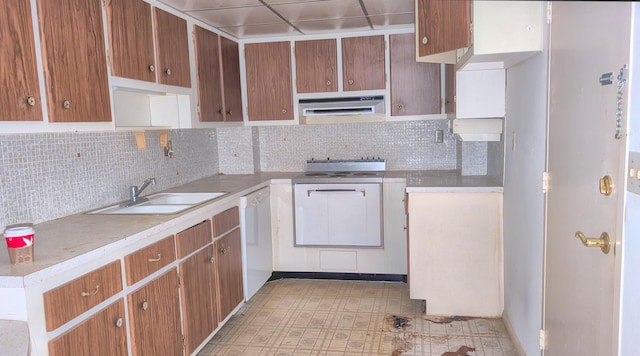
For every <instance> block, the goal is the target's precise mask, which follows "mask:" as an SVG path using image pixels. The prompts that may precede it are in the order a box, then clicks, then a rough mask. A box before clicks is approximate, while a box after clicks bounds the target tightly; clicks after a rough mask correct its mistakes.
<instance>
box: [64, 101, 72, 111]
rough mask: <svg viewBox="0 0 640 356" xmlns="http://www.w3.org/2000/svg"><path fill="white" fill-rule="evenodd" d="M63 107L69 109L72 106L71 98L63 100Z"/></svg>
mask: <svg viewBox="0 0 640 356" xmlns="http://www.w3.org/2000/svg"><path fill="white" fill-rule="evenodd" d="M62 107H63V108H65V109H67V110H69V109H70V108H71V102H70V101H69V100H65V101H63V102H62Z"/></svg>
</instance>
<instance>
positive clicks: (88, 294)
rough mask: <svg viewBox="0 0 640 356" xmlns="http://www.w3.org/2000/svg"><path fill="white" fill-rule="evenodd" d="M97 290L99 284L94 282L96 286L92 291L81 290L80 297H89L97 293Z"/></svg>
mask: <svg viewBox="0 0 640 356" xmlns="http://www.w3.org/2000/svg"><path fill="white" fill-rule="evenodd" d="M99 291H100V285H99V284H96V288H95V289H94V290H93V292H81V293H80V296H81V297H90V296H92V295H96V294H98V292H99Z"/></svg>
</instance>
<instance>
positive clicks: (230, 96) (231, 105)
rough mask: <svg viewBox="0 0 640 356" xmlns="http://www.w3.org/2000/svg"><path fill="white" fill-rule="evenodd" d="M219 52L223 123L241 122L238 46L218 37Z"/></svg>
mask: <svg viewBox="0 0 640 356" xmlns="http://www.w3.org/2000/svg"><path fill="white" fill-rule="evenodd" d="M220 50H221V51H222V73H223V74H222V82H223V87H224V90H223V93H224V108H225V113H224V121H242V94H241V90H240V52H239V51H238V44H237V43H235V42H233V41H231V40H229V39H226V38H224V37H220Z"/></svg>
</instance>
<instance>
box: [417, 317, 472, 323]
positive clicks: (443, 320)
mask: <svg viewBox="0 0 640 356" xmlns="http://www.w3.org/2000/svg"><path fill="white" fill-rule="evenodd" d="M473 319H479V318H477V317H473V316H458V315H456V316H433V317H429V318H424V320H428V321H430V322H432V323H436V324H450V323H452V322H454V321H469V320H473Z"/></svg>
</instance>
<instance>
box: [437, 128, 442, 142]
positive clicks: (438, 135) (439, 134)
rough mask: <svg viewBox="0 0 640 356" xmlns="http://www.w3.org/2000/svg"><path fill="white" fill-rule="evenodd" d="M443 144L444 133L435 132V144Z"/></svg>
mask: <svg viewBox="0 0 640 356" xmlns="http://www.w3.org/2000/svg"><path fill="white" fill-rule="evenodd" d="M443 142H444V132H443V131H442V130H436V143H443Z"/></svg>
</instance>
